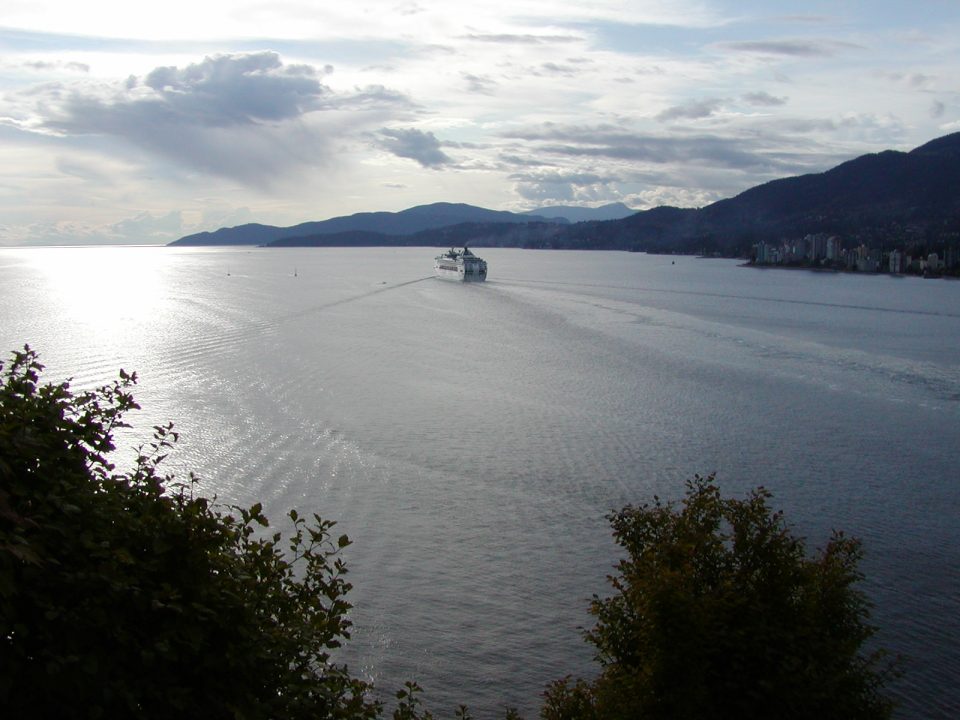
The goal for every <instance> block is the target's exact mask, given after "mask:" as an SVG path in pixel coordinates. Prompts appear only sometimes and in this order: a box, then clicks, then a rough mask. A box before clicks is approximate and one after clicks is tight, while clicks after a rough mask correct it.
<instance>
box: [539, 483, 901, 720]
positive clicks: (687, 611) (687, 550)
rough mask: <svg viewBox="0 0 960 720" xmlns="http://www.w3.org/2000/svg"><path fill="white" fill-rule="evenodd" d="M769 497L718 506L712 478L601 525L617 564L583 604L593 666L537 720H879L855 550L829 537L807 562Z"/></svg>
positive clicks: (878, 665)
mask: <svg viewBox="0 0 960 720" xmlns="http://www.w3.org/2000/svg"><path fill="white" fill-rule="evenodd" d="M769 498H770V494H769V493H768V492H767V491H766V490H764V489H763V488H759V489H757V490H755V491H754V492H753V493H752V494H751V495H750V496H749V498H747V499H746V500H733V499H724V498H722V497H721V496H720V491H719V489H718V488H717V486H716V484H715V483H714V477H713V476H712V475H711V476H709V477H706V478H703V477H700V476H696V477H695V478H694V480H692V481H690V482H689V483H688V488H687V494H686V498H685V499H684V500H683V502H682V505H681V506H680V507H676V506H674V505H672V504H670V503H663V502H661V501H660V500H659V499H657V500H656V501H655V503H654V504H652V505H642V506H640V507H633V506H628V507H626V508H624V509H623V510H622V511H620V512H618V513H615V514H613V515H611V516H610V517H609V520H610V522H611V525H612V527H613V534H614V537H615V538H616V540H617V542H618V543H619V544H620V545H621V546H622V547H623V548H624V549H625V550H626V554H627V557H626V558H624V559H623V560H621V562H620V563H619V564H618V566H617V570H618V574H617V575H616V576H615V577H611V578H610V582H611V584H612V586H613V589H614V591H615V592H614V593H613V594H612V595H611V596H610V597H607V598H600V597H597V596H594V599H593V602H592V605H591V614H592V615H593V616H594V617H595V618H596V625H595V626H594V628H593V629H592V630H590V631H589V632H587V634H586V635H587V639H588V640H589V641H590V642H591V643H592V644H593V645H594V646H595V648H596V650H597V653H596V657H597V660H598V661H599V663H600V666H601V672H600V674H599V676H598V677H597V678H596V679H595V680H593V681H590V682H588V681H585V680H577V681H573V680H571V679H570V678H567V679H564V680H561V681H558V682H556V683H553V684H552V685H551V686H550V687H549V688H548V690H547V692H546V694H545V698H546V700H545V703H544V707H543V710H542V713H541V714H542V716H543V718H545V720H566V719H568V718H569V719H572V718H589V719H600V718H603V719H605V720H606V719H613V718H623V719H624V720H626V719H628V718H629V719H632V718H664V719H667V718H670V719H674V720H677V719H682V718H697V719H698V720H710V719H711V718H717V719H719V718H737V719H740V718H774V717H775V718H845V719H852V718H884V717H889V716H890V713H891V711H892V704H891V702H890V701H889V700H888V699H887V698H886V697H885V696H884V695H883V694H882V692H881V691H882V689H883V686H884V683H885V682H887V680H889V679H890V677H891V676H892V675H893V674H894V673H895V671H896V668H895V663H891V662H889V661H887V659H886V658H885V654H884V652H883V651H875V652H872V653H867V654H865V653H864V652H863V649H862V646H863V644H864V642H866V641H867V640H868V639H869V638H870V637H871V636H873V634H874V632H875V628H874V627H873V626H871V625H870V624H869V604H868V602H867V601H866V599H865V597H864V596H863V594H862V593H861V592H860V591H859V590H857V589H856V587H855V585H856V583H857V582H858V581H859V580H861V579H862V576H861V573H860V572H859V570H858V569H857V565H858V563H859V561H860V559H861V548H860V543H859V542H858V541H857V540H854V539H851V538H848V537H845V536H844V535H843V534H842V533H834V535H833V537H832V538H831V539H830V541H829V542H828V543H827V545H826V547H825V548H823V549H822V550H821V551H819V552H818V553H817V555H816V556H815V557H813V558H808V557H807V554H806V551H805V548H804V543H803V540H802V539H800V538H798V537H795V536H794V535H792V534H791V532H790V530H789V528H788V527H787V525H786V523H785V522H784V520H783V516H782V513H781V512H773V511H771V509H770V507H769V505H768V503H767V501H768V500H769Z"/></svg>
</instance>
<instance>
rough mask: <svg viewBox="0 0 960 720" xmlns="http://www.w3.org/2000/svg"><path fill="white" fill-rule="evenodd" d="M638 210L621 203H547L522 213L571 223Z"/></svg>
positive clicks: (597, 219)
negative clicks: (592, 204) (544, 205)
mask: <svg viewBox="0 0 960 720" xmlns="http://www.w3.org/2000/svg"><path fill="white" fill-rule="evenodd" d="M636 212H638V211H637V210H634V209H633V208H630V207H627V206H626V205H624V204H623V203H620V202H617V203H609V204H608V205H601V206H600V207H577V206H574V205H548V206H546V207H541V208H537V209H536V210H527V212H525V213H523V214H524V215H539V216H541V217H545V218H550V219H551V220H552V219H556V218H564V219H566V220H569V221H570V222H572V223H578V222H590V221H602V220H622V219H623V218H625V217H630V216H631V215H633V214H634V213H636Z"/></svg>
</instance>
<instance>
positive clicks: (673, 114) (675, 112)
mask: <svg viewBox="0 0 960 720" xmlns="http://www.w3.org/2000/svg"><path fill="white" fill-rule="evenodd" d="M722 104H723V101H722V100H720V99H718V98H707V99H704V100H691V101H690V102H687V103H684V104H683V105H675V106H673V107H670V108H667V109H666V110H664V111H663V112H661V113H659V114H657V120H659V121H660V122H669V121H671V120H681V119H683V120H699V119H701V118H705V117H710V116H711V115H713V113H715V112H716V111H717V110H718V109H720V106H721V105H722Z"/></svg>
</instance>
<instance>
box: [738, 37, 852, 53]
mask: <svg viewBox="0 0 960 720" xmlns="http://www.w3.org/2000/svg"><path fill="white" fill-rule="evenodd" d="M719 47H721V48H725V49H727V50H734V51H736V52H747V53H758V54H760V55H786V56H788V57H832V56H834V55H836V54H837V53H838V52H841V51H844V50H862V49H863V47H862V46H861V45H856V44H854V43H849V42H844V41H841V40H741V41H734V42H725V43H720V44H719Z"/></svg>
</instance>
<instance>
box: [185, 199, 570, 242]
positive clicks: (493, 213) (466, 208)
mask: <svg viewBox="0 0 960 720" xmlns="http://www.w3.org/2000/svg"><path fill="white" fill-rule="evenodd" d="M528 222H555V223H556V222H566V220H562V219H557V220H552V221H550V220H547V218H544V217H539V216H531V215H526V214H522V213H512V212H506V211H500V210H487V209H486V208H480V207H475V206H473V205H465V204H462V203H443V202H440V203H433V204H431V205H418V206H417V207H412V208H409V209H407V210H402V211H400V212H365V213H356V214H354V215H345V216H342V217H335V218H331V219H329V220H318V221H313V222H305V223H300V224H299V225H294V226H292V227H275V226H272V225H257V224H249V225H239V226H237V227H233V228H221V229H220V230H217V231H215V232H212V233H210V232H202V233H196V234H194V235H187V236H186V237H182V238H180V239H179V240H175V241H174V242H172V243H170V244H171V245H269V244H273V243H275V242H277V241H283V242H282V243H280V244H281V245H284V246H289V245H315V244H326V243H323V242H322V241H320V240H313V239H311V238H317V237H320V236H328V235H339V234H341V233H380V234H382V235H384V236H387V235H389V236H406V235H412V234H414V233H416V232H420V231H422V230H429V229H432V228H438V227H445V226H449V225H457V224H460V223H528ZM346 237H347V238H350V237H352V236H349V235H348V236H346ZM293 239H298V240H299V242H294V241H293ZM349 244H353V243H349ZM386 244H390V245H394V244H398V243H396V242H387V243H386ZM403 244H406V243H403Z"/></svg>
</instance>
